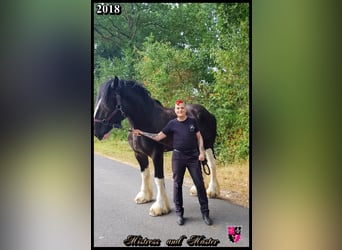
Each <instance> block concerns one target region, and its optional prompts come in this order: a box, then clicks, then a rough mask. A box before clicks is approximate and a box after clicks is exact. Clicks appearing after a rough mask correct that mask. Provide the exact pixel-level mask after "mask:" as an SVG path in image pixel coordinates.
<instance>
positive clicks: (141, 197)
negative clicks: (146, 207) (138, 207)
mask: <svg viewBox="0 0 342 250" xmlns="http://www.w3.org/2000/svg"><path fill="white" fill-rule="evenodd" d="M151 200H152V194H149V193H147V192H142V191H140V192H139V193H138V194H137V196H135V198H134V201H135V203H138V204H142V203H147V202H150V201H151Z"/></svg>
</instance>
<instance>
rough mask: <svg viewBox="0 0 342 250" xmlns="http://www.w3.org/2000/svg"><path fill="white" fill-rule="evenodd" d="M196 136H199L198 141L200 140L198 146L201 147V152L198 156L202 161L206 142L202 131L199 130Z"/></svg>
mask: <svg viewBox="0 0 342 250" xmlns="http://www.w3.org/2000/svg"><path fill="white" fill-rule="evenodd" d="M196 136H197V141H198V148H199V151H200V154H199V156H198V159H199V160H200V161H204V158H205V157H204V151H205V150H204V144H203V137H202V135H201V132H200V131H198V132H197V133H196Z"/></svg>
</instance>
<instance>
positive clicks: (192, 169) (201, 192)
mask: <svg viewBox="0 0 342 250" xmlns="http://www.w3.org/2000/svg"><path fill="white" fill-rule="evenodd" d="M186 168H188V171H189V173H190V176H191V178H192V180H193V182H194V184H195V186H196V189H197V197H198V201H199V204H200V208H201V213H202V214H209V207H208V198H207V194H206V190H205V186H204V181H203V176H202V170H201V165H200V162H199V160H198V153H197V152H194V154H192V155H189V154H184V153H182V152H179V151H173V153H172V172H173V201H174V203H175V207H176V214H177V215H181V216H183V214H184V208H183V190H182V186H183V179H184V174H185V170H186Z"/></svg>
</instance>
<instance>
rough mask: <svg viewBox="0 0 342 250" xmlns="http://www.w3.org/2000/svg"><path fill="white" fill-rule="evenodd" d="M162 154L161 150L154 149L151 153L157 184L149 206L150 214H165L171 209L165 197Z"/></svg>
mask: <svg viewBox="0 0 342 250" xmlns="http://www.w3.org/2000/svg"><path fill="white" fill-rule="evenodd" d="M163 157H164V155H163V152H162V151H155V153H154V154H153V155H152V160H153V165H154V182H155V183H156V186H157V197H156V201H155V202H154V203H153V205H152V206H151V208H150V213H149V214H150V215H151V216H159V215H163V214H167V213H169V212H170V211H171V208H170V203H169V199H168V198H167V194H166V189H165V181H164V158H163Z"/></svg>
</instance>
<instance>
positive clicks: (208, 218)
mask: <svg viewBox="0 0 342 250" xmlns="http://www.w3.org/2000/svg"><path fill="white" fill-rule="evenodd" d="M203 220H204V222H205V224H207V225H208V226H210V225H211V224H213V222H212V221H211V219H210V217H209V215H203Z"/></svg>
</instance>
